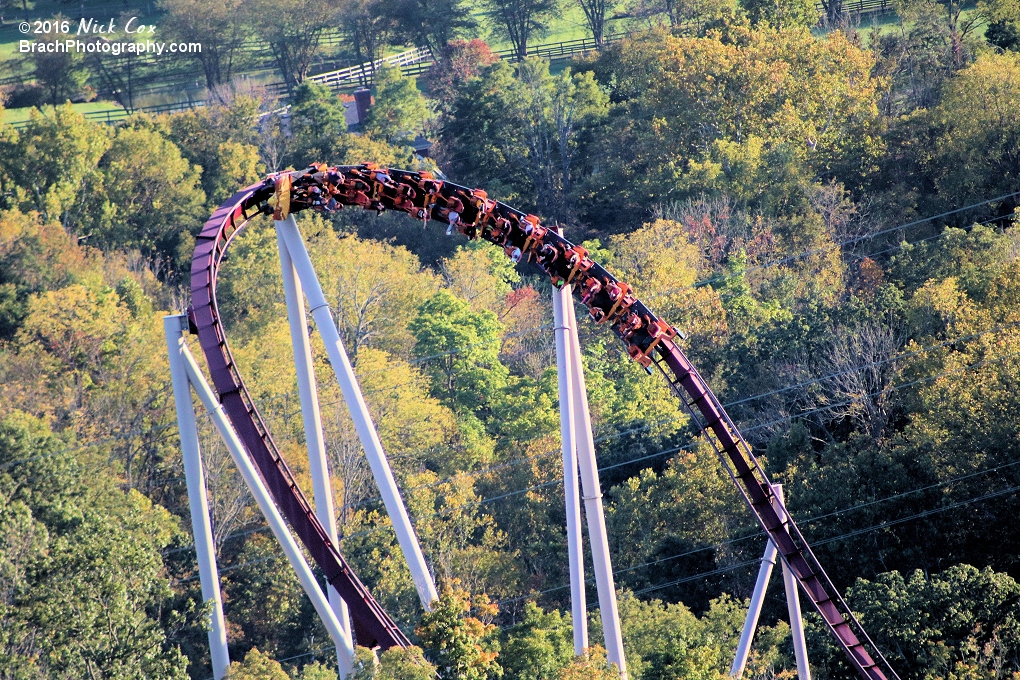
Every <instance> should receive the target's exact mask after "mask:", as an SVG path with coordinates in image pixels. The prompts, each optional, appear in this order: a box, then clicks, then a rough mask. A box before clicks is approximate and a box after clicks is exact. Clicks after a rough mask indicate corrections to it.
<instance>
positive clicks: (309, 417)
mask: <svg viewBox="0 0 1020 680" xmlns="http://www.w3.org/2000/svg"><path fill="white" fill-rule="evenodd" d="M276 241H277V243H276V245H277V248H278V250H279V252H280V272H281V274H282V276H283V292H284V298H285V299H286V302H287V321H288V323H289V324H290V342H291V345H292V346H293V348H294V368H295V372H296V374H297V384H298V395H299V396H300V398H301V419H302V424H303V425H304V430H305V444H306V445H307V447H308V469H309V472H310V473H311V476H312V491H313V492H314V494H315V516H316V517H318V518H319V522H321V523H322V526H323V528H324V529H325V530H326V533H327V534H328V535H329V538H330V540H331V541H333V543H334V544H335V545H337V546H339V545H340V541H339V539H338V536H337V531H336V513H335V511H334V509H333V488H332V485H331V484H330V482H329V464H328V462H327V460H326V442H325V440H324V438H323V435H322V414H321V413H320V412H319V396H318V391H317V389H316V385H315V369H314V365H313V364H312V348H311V347H310V346H309V343H308V326H307V325H306V324H307V322H306V320H305V300H304V296H303V295H302V292H301V282H300V281H298V280H297V274H296V272H295V271H294V263H293V262H291V259H290V253H288V252H287V246H286V245H284V243H283V239H282V237H281V236H280V234H279V233H277V235H276ZM328 591H329V604H330V606H331V607H332V608H333V612H334V613H335V614H336V617H337V619H339V620H340V625H341V626H343V629H344V632H346V633H347V636H348V637H350V635H351V619H350V616H349V614H348V612H347V604H346V603H345V602H344V601H343V598H341V597H340V593H338V592H337V591H336V588H334V587H333V586H329V588H328ZM339 653H340V650H339V649H338V650H337V654H339Z"/></svg>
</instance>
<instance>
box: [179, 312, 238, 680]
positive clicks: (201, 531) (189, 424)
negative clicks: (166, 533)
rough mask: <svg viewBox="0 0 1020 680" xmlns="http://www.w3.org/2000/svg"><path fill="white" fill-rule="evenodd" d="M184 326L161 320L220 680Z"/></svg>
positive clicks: (220, 648)
mask: <svg viewBox="0 0 1020 680" xmlns="http://www.w3.org/2000/svg"><path fill="white" fill-rule="evenodd" d="M187 325H188V317H187V316H186V315H184V314H172V315H170V316H164V317H163V331H164V332H165V334H166V348H167V351H168V353H169V356H170V377H171V379H172V381H173V388H174V404H175V405H176V407H177V430H178V431H179V432H180V438H181V453H182V455H183V457H184V477H185V480H186V482H187V485H188V504H189V505H190V506H191V533H192V535H193V536H194V538H195V553H196V556H197V562H198V578H199V582H200V583H201V584H202V600H203V601H205V602H212V611H211V612H210V613H209V656H210V657H211V658H212V671H213V678H215V680H222V678H223V677H224V676H225V675H226V674H227V670H229V668H230V654H229V653H228V651H227V628H226V625H225V624H224V622H223V598H222V596H221V595H220V575H219V572H218V570H217V569H216V550H215V548H214V545H215V544H214V543H213V535H212V524H211V522H210V519H209V500H208V497H207V495H206V486H205V472H204V471H203V470H202V451H201V449H200V448H199V445H198V427H197V425H196V423H195V406H194V404H193V403H192V401H191V388H190V387H189V384H188V372H187V369H186V368H185V367H184V360H183V357H182V356H181V353H182V348H183V347H184V336H183V335H182V331H183V330H184V329H186V328H187Z"/></svg>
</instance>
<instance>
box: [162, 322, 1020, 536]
mask: <svg viewBox="0 0 1020 680" xmlns="http://www.w3.org/2000/svg"><path fill="white" fill-rule="evenodd" d="M1018 325H1020V322H1012V323H1007V324H1000V325H998V326H996V327H994V328H991V329H987V330H984V331H979V332H977V333H968V334H966V335H962V336H958V337H956V338H952V339H949V340H945V341H942V342H938V343H934V344H932V345H928V346H926V347H923V348H921V349H918V350H913V351H910V352H904V353H901V354H898V355H896V356H894V357H890V358H887V359H882V360H879V361H874V362H870V363H867V364H861V365H858V366H853V367H850V368H848V369H844V370H842V371H836V372H833V373H830V374H828V375H824V376H821V377H819V378H815V379H813V380H809V381H803V382H801V383H797V384H796V385H791V386H788V387H784V388H781V389H777V390H772V391H770V392H765V393H762V394H759V395H754V396H751V397H745V398H743V399H738V400H734V401H731V402H728V403H726V404H724V405H723V407H724V408H728V407H731V406H735V405H738V404H743V403H747V402H749V401H754V400H757V399H762V398H765V397H769V396H774V395H775V394H779V393H782V392H786V391H789V390H793V389H799V388H803V387H807V386H810V385H812V384H817V383H820V382H824V381H826V380H830V379H832V378H834V377H838V376H840V375H844V374H846V373H850V372H854V371H858V370H864V369H866V368H871V367H874V366H878V365H882V364H885V363H889V362H893V361H899V360H902V359H906V358H910V357H914V356H918V355H920V354H923V353H926V352H928V351H931V350H933V349H938V348H941V347H947V346H951V345H954V344H956V343H959V342H964V341H967V340H972V339H974V338H978V337H981V336H984V335H987V334H989V333H996V332H999V331H1001V330H1004V329H1008V328H1014V327H1016V326H1018ZM1002 358H1006V357H1002ZM979 363H984V362H979ZM977 365H978V364H975V365H974V366H975V367H977ZM943 375H945V374H940V375H938V376H934V377H933V378H927V379H923V380H929V379H937V378H939V377H943ZM918 382H919V381H913V382H909V383H905V384H902V385H898V386H892V387H890V388H889V390H890V391H894V392H895V391H898V390H901V389H904V388H906V387H910V386H913V385H915V384H917V383H918ZM884 392H885V390H884V389H883V390H881V391H879V392H876V393H873V394H869V395H865V396H866V397H874V396H879V395H881V394H883V393H884ZM852 403H854V401H853V400H849V401H844V402H839V403H836V404H830V405H827V406H823V407H819V408H816V409H813V410H810V411H806V412H802V413H798V414H793V415H790V416H786V417H783V418H778V419H774V420H771V421H769V422H766V423H762V424H759V425H754V426H751V427H747V428H744V429H743V430H742V431H743V432H753V431H756V430H758V429H762V428H768V427H772V426H774V425H777V424H780V423H784V422H788V421H791V420H793V419H796V418H804V417H807V416H810V415H816V414H818V413H822V412H825V411H828V410H832V409H835V408H839V407H841V406H848V405H850V404H852ZM685 418H686V417H685V416H678V417H675V418H670V419H665V420H662V421H657V423H655V424H664V423H669V422H672V421H675V420H680V419H685ZM653 425H654V424H653ZM651 426H652V425H646V426H641V427H637V428H631V429H628V430H624V431H622V432H618V433H615V434H612V435H605V436H603V437H599V438H597V439H595V440H594V441H595V442H596V443H597V442H601V441H607V440H609V439H614V438H616V437H620V436H625V435H627V434H632V433H634V432H639V431H643V430H645V429H648V428H649V427H651ZM695 446H697V444H696V443H694V444H687V445H684V446H678V447H672V448H668V449H663V450H660V451H658V452H655V453H651V454H647V455H644V456H640V457H638V458H631V459H628V460H625V461H622V462H618V463H615V464H612V465H606V466H603V467H600V468H599V472H606V471H608V470H613V469H616V468H619V467H624V466H628V465H634V464H636V463H640V462H644V461H647V460H652V459H655V458H660V457H662V456H664V455H670V454H673V453H679V452H681V451H685V450H691V449H693V448H694V447H695ZM559 453H560V451H559V449H555V450H552V451H544V452H542V453H537V454H533V455H531V456H527V457H525V458H517V459H514V460H512V461H507V462H505V463H500V464H497V465H492V466H489V467H486V468H482V469H481V470H474V471H471V472H466V473H461V474H459V475H453V476H452V477H446V478H443V479H439V480H436V481H434V482H430V483H428V484H420V485H417V486H413V487H409V488H408V489H405V490H404V493H405V494H410V493H412V492H414V491H419V490H427V489H433V488H436V487H438V486H441V485H442V484H447V483H450V482H451V481H454V480H456V479H462V478H464V477H474V476H481V475H485V474H489V473H491V472H496V471H499V470H503V469H507V468H510V467H514V466H516V465H520V464H523V463H526V462H530V461H534V460H537V459H539V458H545V457H550V456H553V455H557V454H559ZM560 483H561V482H560V481H558V480H557V481H550V482H544V483H542V484H538V485H534V486H529V487H527V488H524V489H517V490H514V491H510V492H507V493H505V494H502V495H500V496H496V497H492V498H483V499H481V500H480V501H473V502H472V504H477V505H481V504H485V503H489V502H494V501H497V500H503V499H505V498H509V497H512V496H518V495H521V494H523V493H528V492H531V491H536V490H538V489H542V488H547V487H550V486H555V485H558V484H560ZM379 500H381V498H380V497H373V498H370V499H366V500H363V501H361V502H359V503H357V504H353V505H349V506H346V509H358V508H361V507H364V506H366V505H369V504H370V503H373V502H378V501H379ZM469 505H470V504H469ZM462 507H467V506H462ZM441 514H442V511H439V512H437V513H435V515H431V516H437V515H441ZM419 519H420V518H419ZM415 521H417V520H415ZM268 528H269V527H268V526H265V525H264V526H262V527H260V528H257V529H248V530H243V531H240V532H237V533H232V534H230V535H228V536H226V537H225V538H224V539H223V540H227V539H229V538H235V537H239V536H247V535H249V534H251V533H255V532H257V531H264V530H265V529H268ZM379 530H383V528H382V527H380V528H377V529H373V530H368V531H369V532H373V531H379ZM364 533H365V532H359V533H357V534H352V535H350V536H347V537H346V538H354V537H356V536H361V535H364ZM192 547H193V546H182V547H179V548H174V549H172V550H171V551H167V553H165V554H169V553H170V552H177V551H181V550H187V549H190V548H192Z"/></svg>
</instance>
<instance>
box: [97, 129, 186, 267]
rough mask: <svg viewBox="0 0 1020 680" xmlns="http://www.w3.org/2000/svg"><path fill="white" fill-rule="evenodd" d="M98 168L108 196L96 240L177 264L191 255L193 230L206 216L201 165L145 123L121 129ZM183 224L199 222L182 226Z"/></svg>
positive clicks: (102, 243)
mask: <svg viewBox="0 0 1020 680" xmlns="http://www.w3.org/2000/svg"><path fill="white" fill-rule="evenodd" d="M99 167H100V170H101V171H102V173H103V186H104V187H105V196H104V198H105V199H106V200H105V209H104V211H103V214H102V216H101V217H100V218H99V219H98V220H97V221H98V222H99V224H97V225H96V230H97V232H98V233H97V234H96V238H95V239H94V242H95V243H96V244H97V245H100V246H104V247H107V248H113V247H118V246H119V247H128V248H137V249H138V250H141V251H142V252H143V253H144V254H146V255H149V256H159V257H162V258H163V259H164V260H165V261H168V262H171V263H174V264H176V263H177V262H178V259H179V258H181V259H183V258H185V257H188V259H190V257H189V256H190V252H189V251H190V249H191V246H192V245H193V243H194V240H193V234H192V231H195V230H197V229H198V227H199V226H200V225H201V222H202V219H203V217H204V216H205V192H203V191H202V189H201V186H200V178H201V169H200V168H197V167H195V166H193V165H192V164H191V163H189V162H188V161H187V160H186V159H185V158H183V157H182V156H181V151H180V149H179V148H178V147H177V146H176V145H175V144H174V143H173V142H171V141H170V140H169V139H167V138H166V137H164V136H163V135H162V134H160V133H159V132H157V131H155V130H152V129H149V128H147V127H142V126H139V127H124V128H121V129H119V130H118V131H117V135H116V137H114V139H113V144H112V145H111V147H110V149H109V151H107V152H106V154H104V155H103V158H102V159H101V160H100V163H99ZM171 215H172V216H173V217H171ZM181 223H185V224H192V225H194V226H192V227H191V229H190V230H181V229H180V227H179V226H178V225H179V224H181Z"/></svg>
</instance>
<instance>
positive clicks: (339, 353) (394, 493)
mask: <svg viewBox="0 0 1020 680" xmlns="http://www.w3.org/2000/svg"><path fill="white" fill-rule="evenodd" d="M275 224H276V232H277V234H280V235H281V236H282V240H283V242H284V244H285V245H286V248H287V252H288V253H289V254H290V258H291V261H292V262H293V264H294V269H295V270H296V271H297V275H298V280H299V281H300V282H301V286H302V288H304V291H305V296H306V297H307V298H308V306H309V308H310V311H311V314H312V318H314V319H315V325H316V327H317V328H318V329H319V335H321V336H322V340H323V343H324V344H325V346H326V354H327V355H328V356H329V362H330V364H332V366H333V371H334V372H335V373H336V378H337V381H338V382H339V383H340V390H341V392H342V393H343V396H344V401H345V402H346V403H347V408H348V410H349V411H350V414H351V418H352V419H353V420H354V427H355V429H356V430H357V432H358V438H359V439H360V440H361V445H362V447H364V449H365V456H366V457H367V458H368V464H369V466H370V467H371V469H372V475H373V476H374V477H375V483H376V486H378V487H379V493H380V495H381V496H382V499H383V503H384V504H385V506H386V512H387V513H388V514H389V517H390V521H391V522H392V523H393V529H394V530H395V531H396V534H397V542H398V543H399V544H400V549H401V551H402V552H403V553H404V559H405V560H406V561H407V566H408V568H409V569H410V571H411V578H412V579H413V580H414V585H415V588H417V590H418V597H419V598H421V603H422V606H424V607H425V610H426V611H430V610H431V608H432V603H433V602H434V601H436V600H438V599H439V593H438V592H437V591H436V584H435V582H434V580H433V578H432V574H431V573H430V572H429V569H428V565H427V564H426V563H425V556H424V555H423V554H422V550H421V545H420V544H419V542H418V536H417V535H416V534H415V532H414V526H412V524H411V518H410V517H409V516H408V514H407V508H405V507H404V500H403V499H402V498H401V497H400V490H399V489H398V488H397V482H396V480H394V479H393V471H392V470H391V469H390V464H389V461H388V460H387V459H386V453H385V452H384V451H383V447H382V443H381V442H380V441H379V434H378V433H377V432H376V430H375V425H373V423H372V416H371V414H370V413H369V412H368V406H367V405H366V404H365V399H364V397H363V396H362V394H361V387H360V386H359V385H358V380H357V378H356V377H355V375H354V369H353V368H352V367H351V362H350V359H349V358H348V357H347V351H346V350H345V349H344V345H343V341H342V340H341V339H340V332H339V331H338V330H337V327H336V324H335V323H334V321H333V314H332V312H331V311H330V309H329V304H328V303H327V302H326V296H325V295H324V294H323V292H322V286H321V285H320V284H319V279H318V277H317V276H316V275H315V269H314V268H313V267H312V260H311V258H310V257H309V256H308V250H307V249H306V248H305V243H304V239H303V238H302V237H301V232H300V231H299V230H298V226H297V222H296V221H295V220H294V216H293V215H290V216H288V217H287V219H285V220H279V221H276V222H275Z"/></svg>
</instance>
